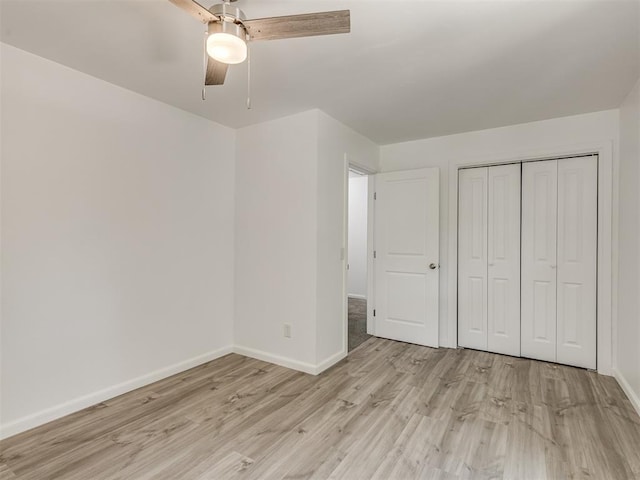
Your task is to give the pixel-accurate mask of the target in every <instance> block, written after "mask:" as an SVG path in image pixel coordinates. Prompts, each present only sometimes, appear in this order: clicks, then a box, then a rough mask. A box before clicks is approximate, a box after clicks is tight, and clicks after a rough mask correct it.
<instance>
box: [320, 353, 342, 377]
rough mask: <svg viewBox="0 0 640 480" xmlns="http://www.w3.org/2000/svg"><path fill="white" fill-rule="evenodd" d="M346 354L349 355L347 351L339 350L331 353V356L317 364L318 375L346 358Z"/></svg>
mask: <svg viewBox="0 0 640 480" xmlns="http://www.w3.org/2000/svg"><path fill="white" fill-rule="evenodd" d="M346 356H347V352H338V353H336V354H334V355H331V356H330V357H329V358H327V359H326V360H324V361H322V362H320V363H319V364H318V365H317V366H316V375H317V374H320V373H322V372H324V371H325V370H327V369H328V368H331V367H333V366H334V365H335V364H336V363H338V362H339V361H340V360H342V359H343V358H346Z"/></svg>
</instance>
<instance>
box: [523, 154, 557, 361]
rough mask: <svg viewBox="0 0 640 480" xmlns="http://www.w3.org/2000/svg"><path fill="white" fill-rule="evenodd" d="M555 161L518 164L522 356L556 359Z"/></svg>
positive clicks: (548, 359)
mask: <svg viewBox="0 0 640 480" xmlns="http://www.w3.org/2000/svg"><path fill="white" fill-rule="evenodd" d="M557 177H558V161H557V160H546V161H541V162H529V163H524V164H523V165H522V297H521V302H522V314H521V329H522V332H521V354H522V356H523V357H529V358H537V359H539V360H547V361H551V362H555V361H556V286H557V283H556V271H557V269H556V265H557V263H556V241H557V233H556V232H557V213H558V210H557V199H558V178H557Z"/></svg>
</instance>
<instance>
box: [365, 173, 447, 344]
mask: <svg viewBox="0 0 640 480" xmlns="http://www.w3.org/2000/svg"><path fill="white" fill-rule="evenodd" d="M439 177H440V172H439V170H438V169H437V168H424V169H419V170H408V171H403V172H392V173H382V174H378V175H376V176H375V184H376V190H375V191H376V200H375V221H374V249H375V251H376V258H375V260H374V261H375V304H374V308H375V311H376V314H375V335H376V336H379V337H384V338H390V339H393V340H401V341H404V342H410V343H416V344H419V345H426V346H431V347H437V346H438V297H439V294H438V291H439V274H438V272H439V216H440V215H439V212H440V210H439V198H440V197H439Z"/></svg>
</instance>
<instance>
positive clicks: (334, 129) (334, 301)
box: [315, 110, 380, 370]
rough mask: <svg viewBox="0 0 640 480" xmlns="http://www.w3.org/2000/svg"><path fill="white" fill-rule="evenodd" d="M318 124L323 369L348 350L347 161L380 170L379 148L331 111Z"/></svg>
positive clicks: (319, 347) (320, 352)
mask: <svg viewBox="0 0 640 480" xmlns="http://www.w3.org/2000/svg"><path fill="white" fill-rule="evenodd" d="M315 112H316V115H317V117H316V118H317V125H318V127H317V128H318V145H317V148H318V180H317V192H318V195H317V196H318V205H317V207H318V208H317V219H318V220H317V221H318V224H317V228H318V240H317V242H318V243H317V245H318V257H317V265H318V283H317V304H316V305H317V321H316V334H317V339H316V342H317V343H316V344H317V352H316V362H317V365H319V366H320V367H319V369H320V370H322V369H323V368H325V367H327V366H330V365H331V364H332V363H333V362H334V361H336V360H338V359H339V358H342V357H343V356H345V355H346V354H347V338H346V321H345V320H346V319H345V315H346V296H345V295H344V291H345V290H346V285H344V284H343V281H346V262H345V261H344V258H343V257H344V255H343V249H345V250H346V248H347V245H346V242H345V238H346V231H345V230H346V227H347V225H346V221H345V215H346V213H347V212H346V211H345V210H346V209H345V205H346V203H347V191H346V190H347V189H346V185H347V163H352V164H356V165H359V166H361V167H364V168H365V169H366V170H368V171H377V170H378V166H379V155H380V153H379V152H380V150H379V147H378V146H377V145H376V144H374V143H373V142H372V141H370V140H369V139H367V138H365V137H363V136H362V135H360V134H358V133H357V132H354V131H353V130H351V129H350V128H348V127H347V126H345V125H343V124H342V123H340V122H338V121H337V120H335V119H334V118H332V117H330V116H329V115H327V114H325V113H324V112H321V111H319V110H316V111H315Z"/></svg>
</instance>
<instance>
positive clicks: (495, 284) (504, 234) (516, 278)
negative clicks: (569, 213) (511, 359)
mask: <svg viewBox="0 0 640 480" xmlns="http://www.w3.org/2000/svg"><path fill="white" fill-rule="evenodd" d="M520 168H521V164H519V163H518V164H515V165H501V166H497V167H489V174H488V180H489V181H488V186H489V188H488V190H489V201H488V230H489V232H488V262H489V263H488V267H489V268H488V270H487V271H488V273H487V285H488V317H487V320H488V329H487V333H488V345H487V350H488V351H490V352H496V353H502V354H505V355H513V356H516V357H517V356H520Z"/></svg>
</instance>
